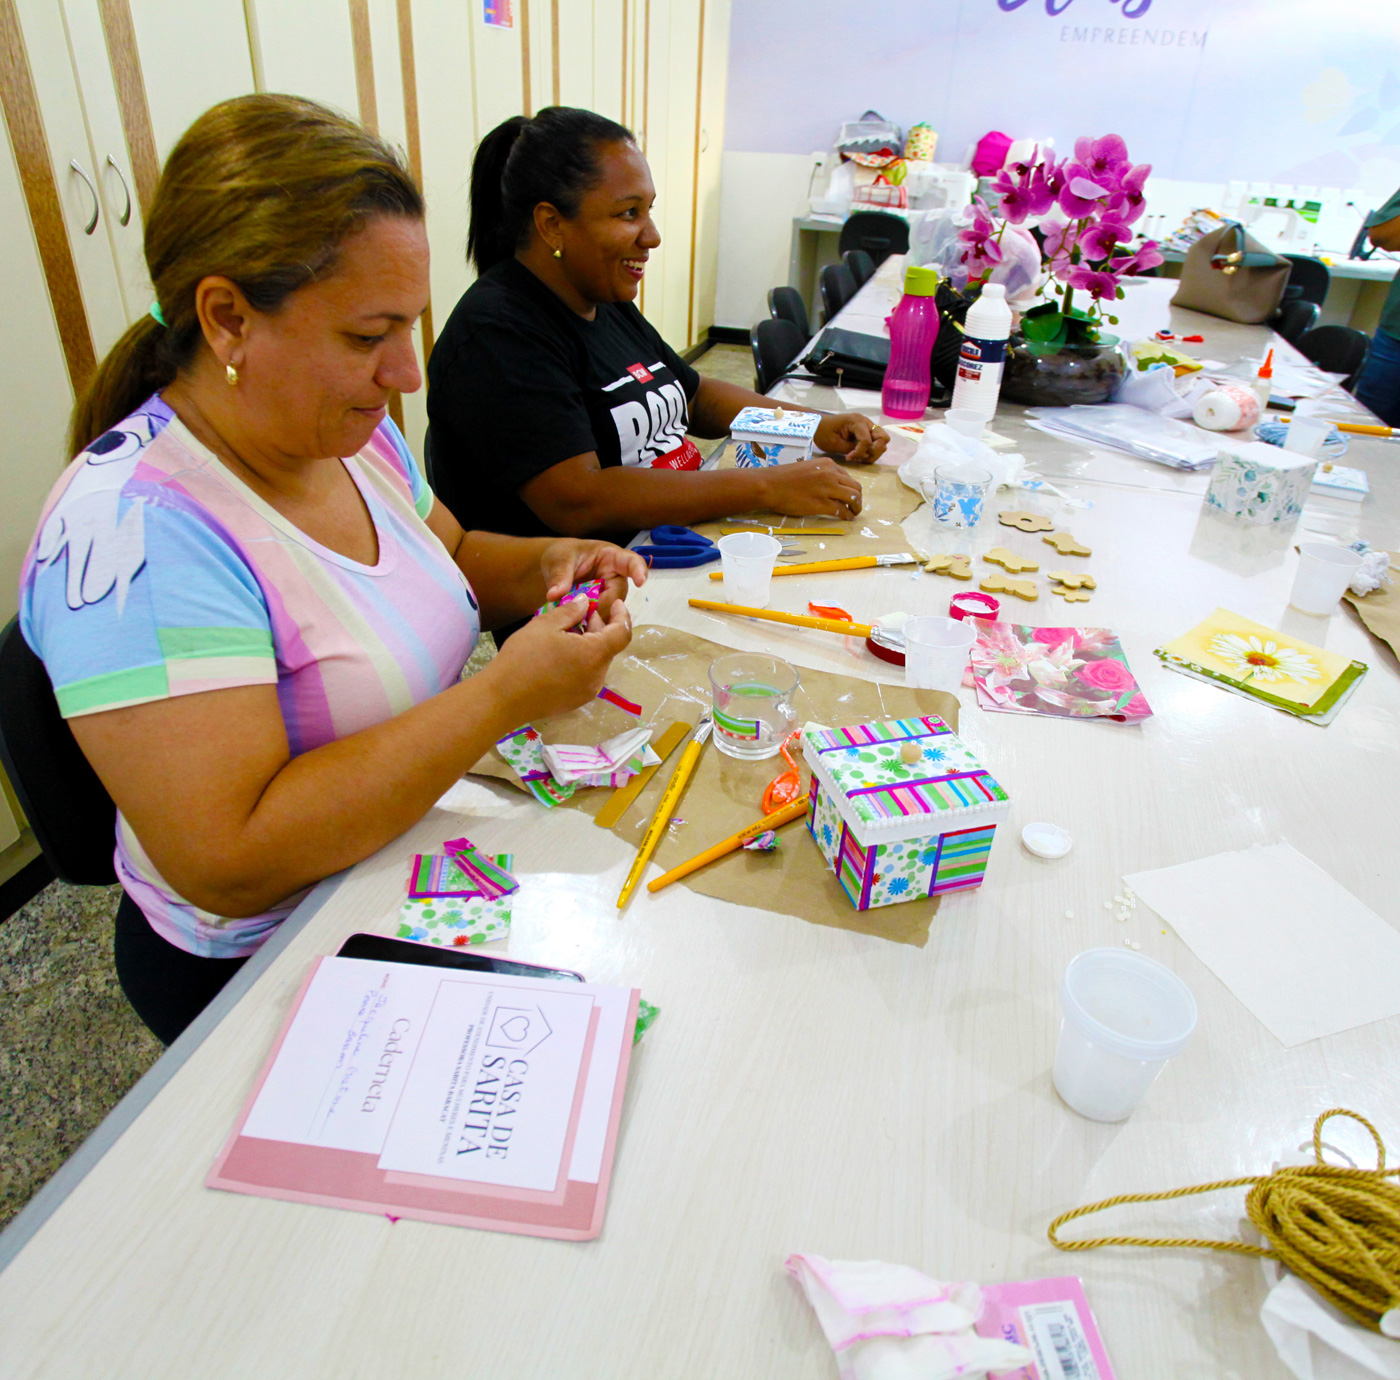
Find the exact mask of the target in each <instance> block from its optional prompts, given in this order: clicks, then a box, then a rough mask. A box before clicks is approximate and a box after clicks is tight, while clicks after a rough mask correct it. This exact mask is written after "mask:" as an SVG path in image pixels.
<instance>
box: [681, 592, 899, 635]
mask: <svg viewBox="0 0 1400 1380" xmlns="http://www.w3.org/2000/svg"><path fill="white" fill-rule="evenodd" d="M689 602H690V607H691V608H693V609H713V610H714V611H715V612H716V613H737V614H739V615H740V616H741V617H743V618H766V619H767V620H768V621H769V622H770V623H791V624H793V626H794V627H798V628H817V629H819V630H820V631H821V632H834V633H841V634H843V635H844V636H846V637H870V636H871V635H872V634H873V633H874V632H875V629H874V628H872V627H871V626H870V624H869V623H843V622H842V621H841V620H840V619H839V618H809V617H808V616H807V615H806V614H805V613H780V612H779V611H778V610H777V609H751V608H746V607H745V606H744V605H743V604H721V603H718V602H717V601H716V600H714V599H691V600H690V601H689Z"/></svg>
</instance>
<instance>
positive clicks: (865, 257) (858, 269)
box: [841, 249, 875, 288]
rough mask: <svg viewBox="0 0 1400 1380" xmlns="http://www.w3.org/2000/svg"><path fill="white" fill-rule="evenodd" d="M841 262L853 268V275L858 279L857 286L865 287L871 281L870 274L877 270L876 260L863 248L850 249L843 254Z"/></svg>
mask: <svg viewBox="0 0 1400 1380" xmlns="http://www.w3.org/2000/svg"><path fill="white" fill-rule="evenodd" d="M841 262H842V263H844V264H845V265H846V267H847V268H849V269H850V270H851V277H852V278H854V279H855V280H856V287H858V288H859V287H863V286H864V285H865V284H866V283H868V282H869V281H870V275H871V274H872V273H874V272H875V260H874V259H872V258H871V257H870V255H869V254H867V253H866V252H865V250H863V249H848V250H847V251H846V252H845V253H844V254H843V255H842V256H841Z"/></svg>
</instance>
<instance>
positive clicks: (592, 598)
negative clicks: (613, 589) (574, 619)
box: [535, 580, 603, 632]
mask: <svg viewBox="0 0 1400 1380" xmlns="http://www.w3.org/2000/svg"><path fill="white" fill-rule="evenodd" d="M602 597H603V581H602V580H589V581H587V582H586V583H584V584H581V585H575V586H574V587H573V588H572V589H571V590H570V591H569V592H568V593H567V594H565V595H563V596H562V597H561V598H558V599H551V600H549V602H548V603H544V604H541V605H540V606H539V608H537V609H536V610H535V617H536V618H538V617H539V616H540V614H542V613H548V612H549V611H550V609H557V608H558V607H559V606H560V605H561V604H571V603H573V601H574V600H575V599H587V600H588V611H587V613H585V614H584V615H583V617H582V619H580V621H579V624H578V626H577V627H576V628H573V629H571V631H573V632H582V631H583V630H584V627H585V626H586V625H587V623H588V620H589V619H590V618H591V617H592V616H593V610H594V609H596V608H597V607H598V600H599V599H601V598H602Z"/></svg>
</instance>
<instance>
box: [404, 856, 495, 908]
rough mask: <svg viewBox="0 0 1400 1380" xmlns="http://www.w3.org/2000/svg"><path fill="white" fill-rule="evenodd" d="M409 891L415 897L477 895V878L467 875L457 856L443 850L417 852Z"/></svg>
mask: <svg viewBox="0 0 1400 1380" xmlns="http://www.w3.org/2000/svg"><path fill="white" fill-rule="evenodd" d="M408 894H409V897H410V898H411V899H412V900H415V901H423V900H430V899H432V898H434V897H445V896H476V895H478V894H479V892H478V890H477V885H476V882H475V881H474V880H473V879H472V878H470V877H468V876H467V875H466V873H465V872H463V871H462V869H461V868H460V867H458V866H457V860H456V859H455V858H452V857H449V856H447V855H446V854H444V853H416V854H415V855H414V858H413V866H412V868H411V869H410V870H409V875H408Z"/></svg>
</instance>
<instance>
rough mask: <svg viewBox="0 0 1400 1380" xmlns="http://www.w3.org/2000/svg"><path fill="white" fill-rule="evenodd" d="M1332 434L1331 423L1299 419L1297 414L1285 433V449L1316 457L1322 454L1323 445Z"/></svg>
mask: <svg viewBox="0 0 1400 1380" xmlns="http://www.w3.org/2000/svg"><path fill="white" fill-rule="evenodd" d="M1331 434H1332V423H1331V422H1324V421H1323V420H1322V419H1321V418H1320V417H1299V416H1298V415H1297V414H1296V413H1295V414H1294V417H1293V420H1292V421H1291V422H1289V424H1288V430H1287V431H1286V432H1285V433H1284V438H1283V448H1284V450H1292V451H1297V453H1298V454H1299V455H1311V456H1313V457H1316V456H1319V455H1321V454H1322V446H1323V443H1324V442H1325V441H1326V440H1327V438H1328V437H1329V436H1330V435H1331Z"/></svg>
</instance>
